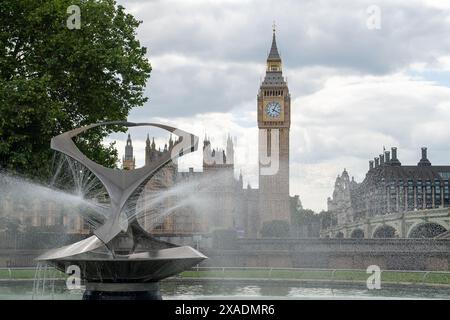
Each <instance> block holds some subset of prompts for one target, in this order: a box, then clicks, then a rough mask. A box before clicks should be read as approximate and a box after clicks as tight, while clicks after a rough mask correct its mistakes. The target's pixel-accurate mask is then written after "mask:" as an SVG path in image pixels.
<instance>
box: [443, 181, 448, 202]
mask: <svg viewBox="0 0 450 320" xmlns="http://www.w3.org/2000/svg"><path fill="white" fill-rule="evenodd" d="M448 202H449V195H448V180H445V181H444V207H445V208H448Z"/></svg>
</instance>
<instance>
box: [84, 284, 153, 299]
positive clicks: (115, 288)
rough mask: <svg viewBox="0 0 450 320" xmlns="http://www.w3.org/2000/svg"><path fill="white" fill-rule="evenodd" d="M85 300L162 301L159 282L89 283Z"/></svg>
mask: <svg viewBox="0 0 450 320" xmlns="http://www.w3.org/2000/svg"><path fill="white" fill-rule="evenodd" d="M83 300H162V296H161V292H160V290H159V283H158V282H151V283H89V284H87V285H86V291H85V292H84V294H83Z"/></svg>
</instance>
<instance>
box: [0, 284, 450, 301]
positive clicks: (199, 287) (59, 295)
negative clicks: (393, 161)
mask: <svg viewBox="0 0 450 320" xmlns="http://www.w3.org/2000/svg"><path fill="white" fill-rule="evenodd" d="M161 293H162V295H163V299H164V300H208V299H224V300H239V299H261V300H277V299H450V290H448V289H447V290H444V289H423V288H422V289H420V288H417V287H411V288H409V289H392V288H390V289H383V288H382V289H380V290H367V289H361V288H338V289H336V288H334V289H332V288H324V287H301V286H273V285H267V284H264V285H245V284H232V283H221V282H213V283H204V284H189V283H186V282H183V283H176V282H163V283H161ZM81 298H82V291H81V290H68V289H67V288H66V286H65V284H64V282H58V283H55V284H54V285H53V284H51V283H49V284H47V285H46V286H45V287H43V288H41V289H40V290H39V292H36V291H33V282H32V281H18V280H10V281H3V282H1V283H0V300H31V299H36V300H43V299H45V300H47V299H55V300H79V299H81Z"/></svg>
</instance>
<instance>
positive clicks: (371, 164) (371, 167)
mask: <svg viewBox="0 0 450 320" xmlns="http://www.w3.org/2000/svg"><path fill="white" fill-rule="evenodd" d="M372 169H373V160H370V161H369V170H372Z"/></svg>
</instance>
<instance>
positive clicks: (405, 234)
mask: <svg viewBox="0 0 450 320" xmlns="http://www.w3.org/2000/svg"><path fill="white" fill-rule="evenodd" d="M449 230H450V211H449V208H437V209H427V210H415V211H407V212H400V213H392V214H386V215H379V216H375V217H372V218H369V219H359V220H357V221H353V222H350V223H346V224H343V225H338V226H334V227H332V228H328V229H324V230H321V232H320V236H321V237H323V238H433V237H435V236H438V235H439V234H444V233H446V232H447V234H448V231H449Z"/></svg>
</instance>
